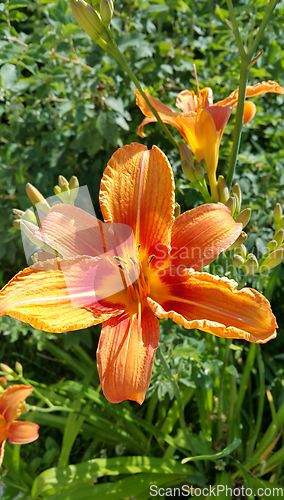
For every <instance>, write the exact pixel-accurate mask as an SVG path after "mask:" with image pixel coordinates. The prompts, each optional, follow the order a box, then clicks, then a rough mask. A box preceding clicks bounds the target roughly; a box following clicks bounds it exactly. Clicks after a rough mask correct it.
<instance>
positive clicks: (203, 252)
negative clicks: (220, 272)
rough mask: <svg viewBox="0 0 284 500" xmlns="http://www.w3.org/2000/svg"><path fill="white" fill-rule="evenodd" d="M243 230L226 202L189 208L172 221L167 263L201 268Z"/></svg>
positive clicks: (182, 267)
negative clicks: (168, 260)
mask: <svg viewBox="0 0 284 500" xmlns="http://www.w3.org/2000/svg"><path fill="white" fill-rule="evenodd" d="M241 231H242V224H237V223H236V222H235V221H234V219H233V218H232V217H231V214H230V210H229V209H228V208H227V207H225V206H224V205H217V204H216V203H210V204H209V203H208V204H206V205H201V206H199V207H197V208H193V209H192V210H188V211H187V212H184V213H183V214H182V215H180V216H179V217H177V218H176V219H175V222H174V224H173V229H172V240H171V253H170V262H169V263H168V265H169V266H175V267H179V268H180V269H185V268H189V267H191V268H193V269H195V270H196V271H199V270H200V269H202V268H203V267H204V266H206V265H207V264H210V263H211V262H213V261H214V260H215V259H216V258H217V257H218V255H219V254H220V253H221V252H223V251H224V250H226V248H228V247H229V246H230V245H232V244H233V243H234V241H235V240H236V239H237V238H238V236H239V235H240V233H241ZM164 257H165V256H164ZM164 260H165V259H164Z"/></svg>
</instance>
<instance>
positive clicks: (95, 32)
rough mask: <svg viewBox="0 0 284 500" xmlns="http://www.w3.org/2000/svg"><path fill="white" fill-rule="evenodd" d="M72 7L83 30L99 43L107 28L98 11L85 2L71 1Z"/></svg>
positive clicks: (81, 0) (79, 0)
mask: <svg viewBox="0 0 284 500" xmlns="http://www.w3.org/2000/svg"><path fill="white" fill-rule="evenodd" d="M70 5H71V9H72V12H73V14H74V16H75V19H76V21H77V22H78V23H79V24H80V26H81V28H83V30H84V31H85V32H86V33H87V35H89V36H90V37H91V38H92V39H93V40H94V41H95V42H98V40H99V39H100V35H101V33H102V32H103V31H104V30H105V27H104V25H103V23H102V21H101V19H100V17H99V16H98V14H97V13H96V11H95V10H94V9H92V7H91V6H90V5H89V4H87V3H86V2H85V1H84V0H70Z"/></svg>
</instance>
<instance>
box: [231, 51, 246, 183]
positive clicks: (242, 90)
mask: <svg viewBox="0 0 284 500" xmlns="http://www.w3.org/2000/svg"><path fill="white" fill-rule="evenodd" d="M249 61H250V59H248V57H247V56H244V58H243V59H242V61H241V68H240V80H239V99H238V106H237V114H236V122H235V128H234V138H233V146H232V151H231V156H230V162H229V168H228V174H227V178H226V182H227V185H228V188H229V189H230V187H231V184H232V180H233V175H234V171H235V167H236V162H237V156H238V153H239V149H240V143H241V135H242V127H243V111H244V103H245V97H246V85H247V77H248V72H249V70H248V64H249Z"/></svg>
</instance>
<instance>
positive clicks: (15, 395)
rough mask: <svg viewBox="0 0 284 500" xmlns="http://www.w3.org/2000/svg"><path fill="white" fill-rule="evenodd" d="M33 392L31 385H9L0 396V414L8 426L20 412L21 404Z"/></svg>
mask: <svg viewBox="0 0 284 500" xmlns="http://www.w3.org/2000/svg"><path fill="white" fill-rule="evenodd" d="M32 392H33V387H32V386H31V385H10V387H7V389H5V391H4V392H3V393H2V394H1V396H0V415H2V416H3V417H4V418H5V420H6V422H7V425H8V426H9V425H10V424H11V423H12V422H13V420H15V419H16V418H18V417H19V415H20V414H21V406H22V404H23V402H24V401H25V400H26V398H27V397H28V396H29V395H30V394H31V393H32Z"/></svg>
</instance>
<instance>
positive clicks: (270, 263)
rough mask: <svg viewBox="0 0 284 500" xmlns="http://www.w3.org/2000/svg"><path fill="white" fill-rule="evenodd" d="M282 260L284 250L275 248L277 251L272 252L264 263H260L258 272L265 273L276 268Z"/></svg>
mask: <svg viewBox="0 0 284 500" xmlns="http://www.w3.org/2000/svg"><path fill="white" fill-rule="evenodd" d="M283 258H284V248H277V250H274V252H272V253H271V254H270V255H268V257H266V259H264V261H263V262H262V264H261V266H260V268H259V272H260V273H262V272H267V271H269V270H270V269H273V268H274V267H276V266H278V264H280V263H281V262H282V260H283Z"/></svg>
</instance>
